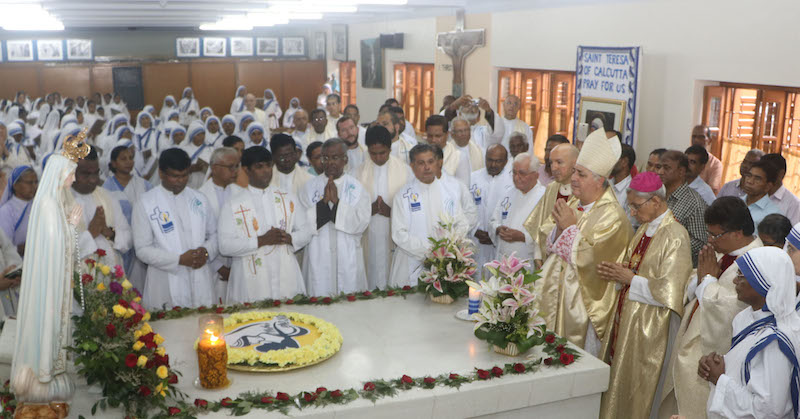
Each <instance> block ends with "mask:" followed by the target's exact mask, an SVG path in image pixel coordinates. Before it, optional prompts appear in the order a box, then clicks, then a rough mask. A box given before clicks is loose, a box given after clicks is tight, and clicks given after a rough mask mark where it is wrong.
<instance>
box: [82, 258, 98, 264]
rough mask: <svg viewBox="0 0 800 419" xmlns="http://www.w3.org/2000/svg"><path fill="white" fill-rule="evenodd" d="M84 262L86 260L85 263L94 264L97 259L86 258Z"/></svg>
mask: <svg viewBox="0 0 800 419" xmlns="http://www.w3.org/2000/svg"><path fill="white" fill-rule="evenodd" d="M84 262H86V264H87V265H94V264H95V263H97V261H96V260H94V259H86V260H85V261H84Z"/></svg>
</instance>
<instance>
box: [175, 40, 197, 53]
mask: <svg viewBox="0 0 800 419" xmlns="http://www.w3.org/2000/svg"><path fill="white" fill-rule="evenodd" d="M175 55H176V56H178V57H179V58H191V57H199V56H200V38H175Z"/></svg>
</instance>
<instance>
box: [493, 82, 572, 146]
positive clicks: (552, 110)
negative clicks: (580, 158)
mask: <svg viewBox="0 0 800 419" xmlns="http://www.w3.org/2000/svg"><path fill="white" fill-rule="evenodd" d="M497 86H498V89H497V109H498V113H499V114H500V115H502V105H503V100H505V98H506V96H508V95H512V94H513V95H516V96H518V97H519V98H520V110H519V114H518V118H519V119H521V120H523V121H525V122H526V123H527V124H528V125H529V126H530V127H531V129H532V130H533V133H534V138H538V136H539V135H542V134H544V135H545V137H549V136H551V135H553V134H561V135H564V136H566V137H567V138H572V115H573V109H574V104H575V73H573V72H567V71H541V70H525V69H508V70H500V71H499V72H498V81H497ZM539 129H542V130H544V131H542V133H539Z"/></svg>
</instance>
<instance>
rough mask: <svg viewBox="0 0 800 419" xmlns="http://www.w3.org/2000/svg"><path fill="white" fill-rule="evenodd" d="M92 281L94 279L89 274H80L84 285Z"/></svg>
mask: <svg viewBox="0 0 800 419" xmlns="http://www.w3.org/2000/svg"><path fill="white" fill-rule="evenodd" d="M92 281H94V278H92V276H91V275H89V274H83V275H82V276H81V282H83V284H84V285H86V284H88V283H90V282H92Z"/></svg>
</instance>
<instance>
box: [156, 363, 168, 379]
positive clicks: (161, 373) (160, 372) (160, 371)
mask: <svg viewBox="0 0 800 419" xmlns="http://www.w3.org/2000/svg"><path fill="white" fill-rule="evenodd" d="M156 375H157V376H158V378H160V379H162V380H163V379H165V378H167V375H169V370H168V369H167V367H166V366H164V365H162V366H160V367H158V368H157V369H156Z"/></svg>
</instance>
